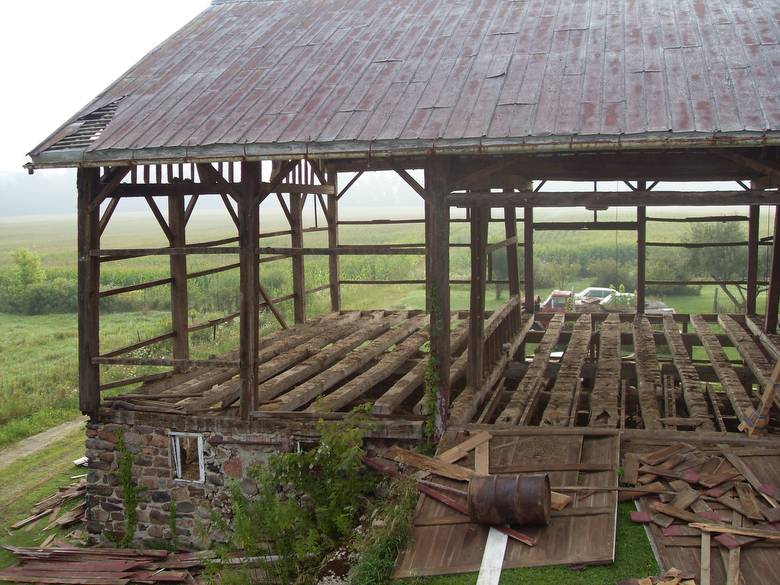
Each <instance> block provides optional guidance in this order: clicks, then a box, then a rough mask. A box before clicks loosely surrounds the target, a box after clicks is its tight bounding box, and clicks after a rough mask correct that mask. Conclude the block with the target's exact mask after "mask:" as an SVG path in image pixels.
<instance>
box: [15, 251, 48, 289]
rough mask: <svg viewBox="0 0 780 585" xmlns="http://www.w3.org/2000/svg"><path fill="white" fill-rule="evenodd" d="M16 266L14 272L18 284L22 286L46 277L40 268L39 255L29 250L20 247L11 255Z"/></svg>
mask: <svg viewBox="0 0 780 585" xmlns="http://www.w3.org/2000/svg"><path fill="white" fill-rule="evenodd" d="M11 257H12V258H13V261H14V265H15V266H16V274H17V278H18V279H19V284H20V285H22V286H23V287H27V286H32V285H34V284H38V283H39V282H41V281H43V279H44V278H46V274H45V273H44V272H43V268H41V257H40V256H39V255H38V254H36V253H35V252H32V251H30V250H25V249H22V248H20V249H19V250H15V251H14V252H13V254H12V255H11Z"/></svg>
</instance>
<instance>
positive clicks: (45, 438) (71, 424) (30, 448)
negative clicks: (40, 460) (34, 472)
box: [0, 417, 87, 469]
mask: <svg viewBox="0 0 780 585" xmlns="http://www.w3.org/2000/svg"><path fill="white" fill-rule="evenodd" d="M86 420H87V417H81V418H77V419H75V420H72V421H68V422H66V423H62V424H61V425H58V426H56V427H52V428H50V429H49V430H47V431H43V432H42V433H38V434H37V435H33V436H32V437H27V438H26V439H22V440H21V441H19V442H18V443H16V444H14V445H12V446H10V447H7V448H5V449H3V450H2V451H0V469H4V468H5V467H8V466H9V465H11V464H12V463H14V462H15V461H18V460H19V459H21V458H22V457H27V456H28V455H32V454H33V453H37V452H38V451H40V450H42V449H45V448H46V447H50V446H51V445H53V444H54V443H55V442H57V441H58V440H60V439H62V438H63V437H64V436H66V435H68V434H69V433H71V432H72V431H74V430H76V429H78V428H83V427H84V423H85V422H86Z"/></svg>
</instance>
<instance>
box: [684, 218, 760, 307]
mask: <svg viewBox="0 0 780 585" xmlns="http://www.w3.org/2000/svg"><path fill="white" fill-rule="evenodd" d="M745 239H746V235H745V232H744V230H743V229H742V227H741V226H740V225H739V224H737V223H734V222H723V223H691V224H690V225H689V228H688V235H687V236H686V237H685V241H686V242H690V243H697V242H707V243H714V242H743V241H745ZM687 255H688V265H689V270H690V274H689V276H694V277H695V276H701V277H709V278H711V279H712V280H714V281H715V282H716V283H718V285H719V286H720V289H721V290H722V291H723V293H724V294H725V295H726V296H727V297H728V298H729V299H730V300H731V302H732V303H734V308H735V310H736V311H742V310H743V309H744V306H745V300H746V299H745V296H746V289H745V287H744V286H742V285H736V286H733V285H732V286H729V285H727V284H726V281H729V280H744V278H745V271H746V266H747V249H746V247H745V246H726V247H716V248H689V249H688V250H687ZM735 291H736V293H735Z"/></svg>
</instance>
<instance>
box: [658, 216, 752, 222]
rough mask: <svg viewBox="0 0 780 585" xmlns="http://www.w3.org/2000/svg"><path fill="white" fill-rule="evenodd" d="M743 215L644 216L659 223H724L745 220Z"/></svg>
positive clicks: (746, 218)
mask: <svg viewBox="0 0 780 585" xmlns="http://www.w3.org/2000/svg"><path fill="white" fill-rule="evenodd" d="M747 220H748V217H747V216H745V215H700V216H694V217H646V218H645V221H655V222H659V223H726V222H731V221H747Z"/></svg>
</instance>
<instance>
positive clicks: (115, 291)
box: [98, 278, 173, 299]
mask: <svg viewBox="0 0 780 585" xmlns="http://www.w3.org/2000/svg"><path fill="white" fill-rule="evenodd" d="M172 282H173V279H172V278H160V279H158V280H150V281H149V282H142V283H139V284H131V285H128V286H121V287H119V288H111V289H108V290H102V291H100V292H99V293H98V296H99V297H100V298H101V299H102V298H104V297H112V296H114V295H121V294H123V293H129V292H133V291H136V290H144V289H147V288H154V287H155V286H163V285H166V284H171V283H172Z"/></svg>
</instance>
